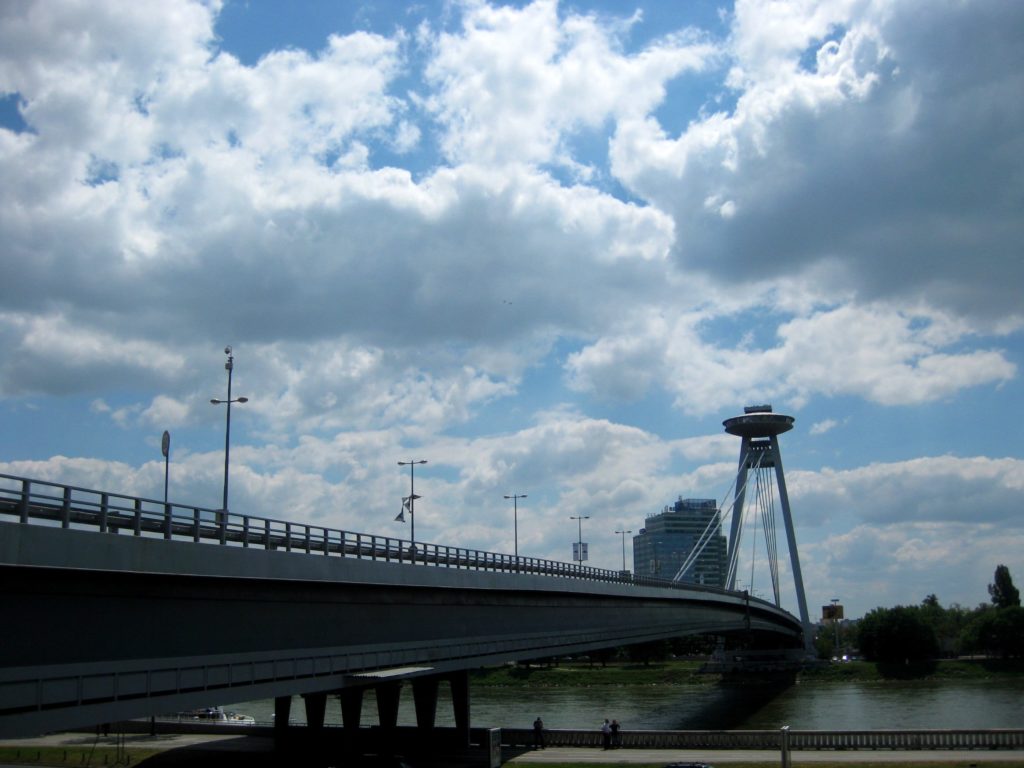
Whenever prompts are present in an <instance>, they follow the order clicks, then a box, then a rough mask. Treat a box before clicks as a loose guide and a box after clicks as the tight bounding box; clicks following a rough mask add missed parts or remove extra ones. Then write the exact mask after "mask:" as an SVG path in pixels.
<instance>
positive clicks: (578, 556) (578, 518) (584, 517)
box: [569, 515, 590, 567]
mask: <svg viewBox="0 0 1024 768" xmlns="http://www.w3.org/2000/svg"><path fill="white" fill-rule="evenodd" d="M569 519H570V520H576V521H577V523H578V525H579V532H580V538H579V543H578V545H579V548H578V549H577V550H576V559H577V560H579V563H580V566H581V567H582V566H583V521H584V520H589V519H590V515H579V516H573V515H569Z"/></svg>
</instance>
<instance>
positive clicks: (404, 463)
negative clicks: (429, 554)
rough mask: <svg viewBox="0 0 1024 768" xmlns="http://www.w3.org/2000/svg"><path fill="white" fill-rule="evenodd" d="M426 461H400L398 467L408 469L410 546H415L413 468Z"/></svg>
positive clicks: (414, 482) (414, 476) (414, 480)
mask: <svg viewBox="0 0 1024 768" xmlns="http://www.w3.org/2000/svg"><path fill="white" fill-rule="evenodd" d="M426 463H427V460H426V459H410V460H409V461H400V462H398V466H400V467H406V466H407V467H409V518H410V528H409V534H410V536H411V538H412V546H413V547H415V546H416V473H415V468H416V465H417V464H426Z"/></svg>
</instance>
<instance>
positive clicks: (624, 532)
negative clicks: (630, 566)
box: [616, 531, 635, 573]
mask: <svg viewBox="0 0 1024 768" xmlns="http://www.w3.org/2000/svg"><path fill="white" fill-rule="evenodd" d="M616 533H621V534H622V572H623V573H625V572H626V534H627V533H632V531H616ZM634 565H635V563H634Z"/></svg>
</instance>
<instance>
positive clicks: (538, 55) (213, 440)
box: [0, 0, 1024, 616]
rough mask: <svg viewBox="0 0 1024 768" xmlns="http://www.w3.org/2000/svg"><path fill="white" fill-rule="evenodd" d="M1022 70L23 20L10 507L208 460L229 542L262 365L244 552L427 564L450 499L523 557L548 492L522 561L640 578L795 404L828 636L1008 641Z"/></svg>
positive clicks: (572, 19) (3, 466)
mask: <svg viewBox="0 0 1024 768" xmlns="http://www.w3.org/2000/svg"><path fill="white" fill-rule="evenodd" d="M1021 29H1024V5H1022V4H1021V3H1014V2H1004V1H1003V0H976V1H975V2H967V1H964V0H901V1H898V2H897V1H890V0H819V1H815V2H812V1H810V0H807V1H800V0H793V1H792V2H775V1H769V0H737V2H735V3H734V4H730V3H728V2H725V1H724V0H723V1H722V2H706V1H705V0H692V1H691V2H686V3H676V2H657V1H655V0H636V2H633V3H624V2H610V1H605V0H579V1H578V2H571V3H570V2H565V3H557V2H554V0H537V2H533V3H526V2H512V3H497V2H494V3H489V2H484V1H483V0H467V1H466V2H457V1H455V0H450V1H445V0H428V1H427V2H421V3H416V4H413V3H408V4H406V3H400V2H390V1H388V0H376V2H365V3H361V2H356V1H355V0H353V1H352V2H342V3H336V2H326V0H325V1H324V2H314V1H313V0H309V1H308V2H296V3H289V4H287V6H286V5H285V4H282V3H277V2H270V1H269V0H248V1H246V0H225V2H223V3H220V2H216V1H215V0H210V2H185V1H184V0H176V1H175V2H171V1H170V0H160V1H159V2H156V1H154V2H134V1H131V2H129V1H127V0H126V1H124V2H107V1H101V0H88V2H85V1H84V0H45V1H42V0H40V1H39V2H29V1H24V0H8V1H7V2H4V3H2V4H0V126H2V127H0V179H2V182H0V266H2V278H3V279H2V280H0V351H2V354H0V472H3V473H7V474H13V475H21V476H30V477H37V478H44V479H54V480H59V481H62V482H68V483H74V484H78V485H84V486H88V487H95V488H102V489H106V490H110V491H117V492H125V493H132V494H140V495H145V496H149V497H154V498H160V497H162V492H163V459H162V457H161V455H160V437H161V434H162V433H163V431H164V430H168V431H170V433H171V480H170V487H171V497H172V499H173V500H176V501H179V502H182V503H187V504H197V505H202V506H208V507H219V506H220V503H221V492H222V482H223V449H224V416H225V413H224V408H223V406H213V405H211V404H210V402H209V401H210V398H211V397H221V398H223V397H225V396H226V389H227V377H226V373H225V370H224V361H225V356H224V352H223V349H224V346H225V345H226V344H230V345H232V346H233V348H234V353H235V372H234V387H233V394H234V395H235V396H238V395H244V396H247V397H248V398H250V401H249V402H248V403H246V404H245V405H240V406H236V407H235V408H233V410H232V424H231V428H232V431H231V438H232V441H231V446H232V448H231V469H232V473H231V504H230V506H231V509H232V511H233V512H238V513H244V512H247V513H251V514H254V515H260V516H269V517H275V518H280V519H290V520H296V521H306V522H315V523H317V524H321V525H330V526H335V527H340V528H345V529H348V530H358V531H364V532H371V533H377V534H386V535H392V536H408V526H403V525H402V524H401V523H397V522H394V520H393V518H394V517H395V515H396V514H397V513H398V511H399V508H400V500H401V497H402V496H403V495H405V494H407V493H408V488H409V476H408V471H407V470H403V469H402V468H400V467H398V466H397V461H399V460H405V459H427V460H428V461H429V463H428V464H427V465H426V466H423V467H421V468H420V471H419V472H417V475H416V480H417V484H416V490H417V493H419V494H421V495H422V496H423V498H422V500H421V501H420V502H419V504H418V506H417V516H416V522H417V526H416V535H417V539H420V540H427V541H433V542H437V543H444V544H452V545H462V546H470V547H477V548H484V549H490V550H497V551H504V552H511V551H512V549H513V546H514V541H513V519H512V507H511V502H508V501H505V500H504V499H503V496H504V495H505V494H513V493H516V494H527V498H526V499H523V500H522V501H521V502H520V505H519V541H518V544H519V550H520V552H521V553H522V554H526V555H532V556H539V557H549V558H554V559H560V560H569V559H570V558H571V556H572V555H571V543H572V542H573V541H574V540H575V539H576V536H577V527H576V523H575V522H573V521H571V520H570V519H569V518H570V516H574V515H589V516H590V519H589V520H587V521H585V523H584V529H583V538H584V540H586V541H588V542H589V543H590V552H591V560H590V564H592V565H596V566H601V567H607V568H618V567H619V566H620V565H621V539H620V537H619V536H618V535H616V534H615V531H616V530H621V529H622V528H623V527H625V528H628V529H631V530H633V531H636V530H638V529H639V528H640V527H642V526H643V524H644V518H645V516H648V515H652V514H655V513H657V512H659V511H660V510H661V509H662V507H663V506H665V505H666V504H670V503H672V502H673V501H674V500H675V499H676V498H677V497H679V496H683V497H684V498H685V497H697V498H715V499H717V500H719V501H722V500H723V499H724V498H725V496H726V494H727V493H728V492H729V488H730V484H731V480H732V478H733V476H734V475H735V467H736V460H737V457H738V451H739V441H738V439H737V438H734V437H731V436H729V435H726V434H724V433H723V430H722V426H721V423H722V420H723V419H725V418H728V417H730V416H733V415H736V414H738V413H740V412H741V411H742V408H743V406H744V405H748V404H751V403H762V402H770V403H772V404H773V405H774V406H775V409H776V411H781V412H784V413H787V414H790V415H792V416H794V417H795V418H796V426H795V428H794V429H793V431H792V432H789V433H787V434H786V435H784V437H783V439H782V449H783V456H784V458H785V466H786V476H787V479H788V482H789V487H790V494H791V499H792V503H793V508H794V514H795V517H796V520H797V538H798V541H799V544H800V555H801V561H802V565H803V571H804V576H805V581H806V583H807V589H808V598H809V601H810V604H811V606H812V614H816V613H818V611H819V610H820V609H819V606H820V605H822V604H826V603H828V601H829V599H831V598H833V597H838V598H840V599H841V600H842V602H843V603H844V604H845V605H846V606H847V613H848V615H854V616H856V615H860V614H862V613H863V612H865V611H867V610H870V609H871V608H873V607H876V606H878V605H895V604H914V603H918V602H920V601H921V600H922V599H923V598H924V597H925V596H926V595H928V594H930V593H934V594H936V595H937V596H938V598H939V600H940V602H941V603H942V604H944V605H948V604H950V603H961V604H963V605H967V606H974V605H976V604H978V603H980V602H983V601H986V600H987V598H988V594H987V590H986V587H987V585H988V583H989V582H991V581H992V575H993V572H994V570H995V567H996V565H997V564H999V563H1004V564H1006V565H1008V566H1009V568H1010V571H1011V574H1012V575H1013V576H1015V577H1016V578H1017V581H1018V582H1020V581H1024V559H1022V555H1021V553H1022V552H1024V503H1022V502H1024V440H1022V438H1024V429H1022V427H1021V416H1022V409H1021V402H1022V400H1024V386H1022V383H1021V377H1022V367H1024V302H1022V289H1024V258H1022V253H1021V248H1022V246H1021V243H1022V242H1024V217H1022V214H1021V212H1022V211H1024V100H1022V99H1021V98H1020V95H1021V94H1022V93H1024V47H1022V46H1021V45H1020V30H1021ZM748 550H749V551H748ZM628 555H629V552H627V556H628ZM751 558H753V560H754V563H753V565H754V567H753V569H751V562H750V561H751ZM744 559H745V560H746V562H745V563H741V566H740V572H741V574H743V575H741V580H742V581H749V580H750V577H751V573H753V589H754V590H755V592H760V593H764V594H768V593H770V591H771V590H770V585H769V583H768V581H767V577H766V575H764V574H763V568H762V564H763V562H764V555H763V549H762V550H761V551H760V552H759V550H758V549H757V548H756V547H755V546H754V544H753V540H751V543H750V545H749V546H746V545H745V546H744ZM628 565H630V564H629V563H628V562H627V566H628ZM784 571H785V572H788V568H784ZM783 604H784V605H785V606H786V607H788V608H790V609H792V608H794V603H793V599H792V595H791V594H788V593H786V594H784V601H783Z"/></svg>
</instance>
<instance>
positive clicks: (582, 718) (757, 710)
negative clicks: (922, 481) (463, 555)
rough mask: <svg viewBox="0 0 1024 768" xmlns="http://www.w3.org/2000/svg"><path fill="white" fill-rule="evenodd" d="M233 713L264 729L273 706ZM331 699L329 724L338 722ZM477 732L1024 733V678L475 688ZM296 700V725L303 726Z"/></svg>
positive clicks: (406, 707)
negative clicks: (615, 727)
mask: <svg viewBox="0 0 1024 768" xmlns="http://www.w3.org/2000/svg"><path fill="white" fill-rule="evenodd" d="M229 709H232V710H234V711H238V712H241V713H244V714H247V715H252V716H253V717H255V718H256V720H257V721H259V722H270V721H271V719H272V716H273V712H274V702H273V701H272V700H263V701H253V702H248V703H246V704H239V705H237V706H232V707H230V708H229ZM340 709H341V708H340V706H339V704H338V702H337V701H336V700H330V701H329V703H328V709H327V723H328V724H334V725H339V724H340V723H341V712H340ZM471 709H472V721H473V725H474V726H496V727H501V726H504V727H510V728H528V727H530V724H531V723H532V722H533V721H534V719H535V718H536V717H538V716H540V717H541V718H543V720H544V724H545V725H546V726H547V727H548V728H591V727H593V728H596V727H597V726H598V724H600V723H601V722H602V721H603V720H604V718H606V717H607V718H609V719H611V718H615V719H617V720H618V721H619V722H620V723H621V724H622V727H623V728H625V729H627V730H689V729H696V730H718V729H726V730H731V729H745V728H751V729H768V728H780V727H782V726H783V725H789V726H791V727H792V728H794V729H808V730H860V729H876V730H881V729H901V728H1024V679H1019V678H1018V679H1013V678H1007V679H994V680H987V681H971V682H951V681H942V682H907V681H898V682H880V683H860V682H845V683H834V682H833V683H822V682H801V683H797V684H795V685H792V686H789V687H788V688H782V689H779V688H774V689H773V688H768V687H764V686H724V685H722V686H718V685H692V686H691V685H679V686H592V687H588V688H491V687H478V688H474V689H473V690H472V693H471ZM304 714H305V713H304V711H303V707H302V701H301V699H299V698H295V699H294V700H293V703H292V716H291V719H292V720H293V721H294V722H300V723H301V722H305V717H304ZM376 722H377V711H376V704H375V701H374V697H373V694H372V693H371V692H367V695H366V698H365V700H364V704H363V718H362V724H363V725H374V724H376ZM399 724H401V725H413V724H415V713H414V710H413V705H412V692H411V690H409V689H404V690H403V692H402V699H401V706H400V708H399ZM437 724H438V725H440V726H450V725H454V720H453V717H452V708H451V701H450V697H449V696H448V691H447V688H446V686H443V685H442V686H441V690H440V701H439V702H438V708H437Z"/></svg>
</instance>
